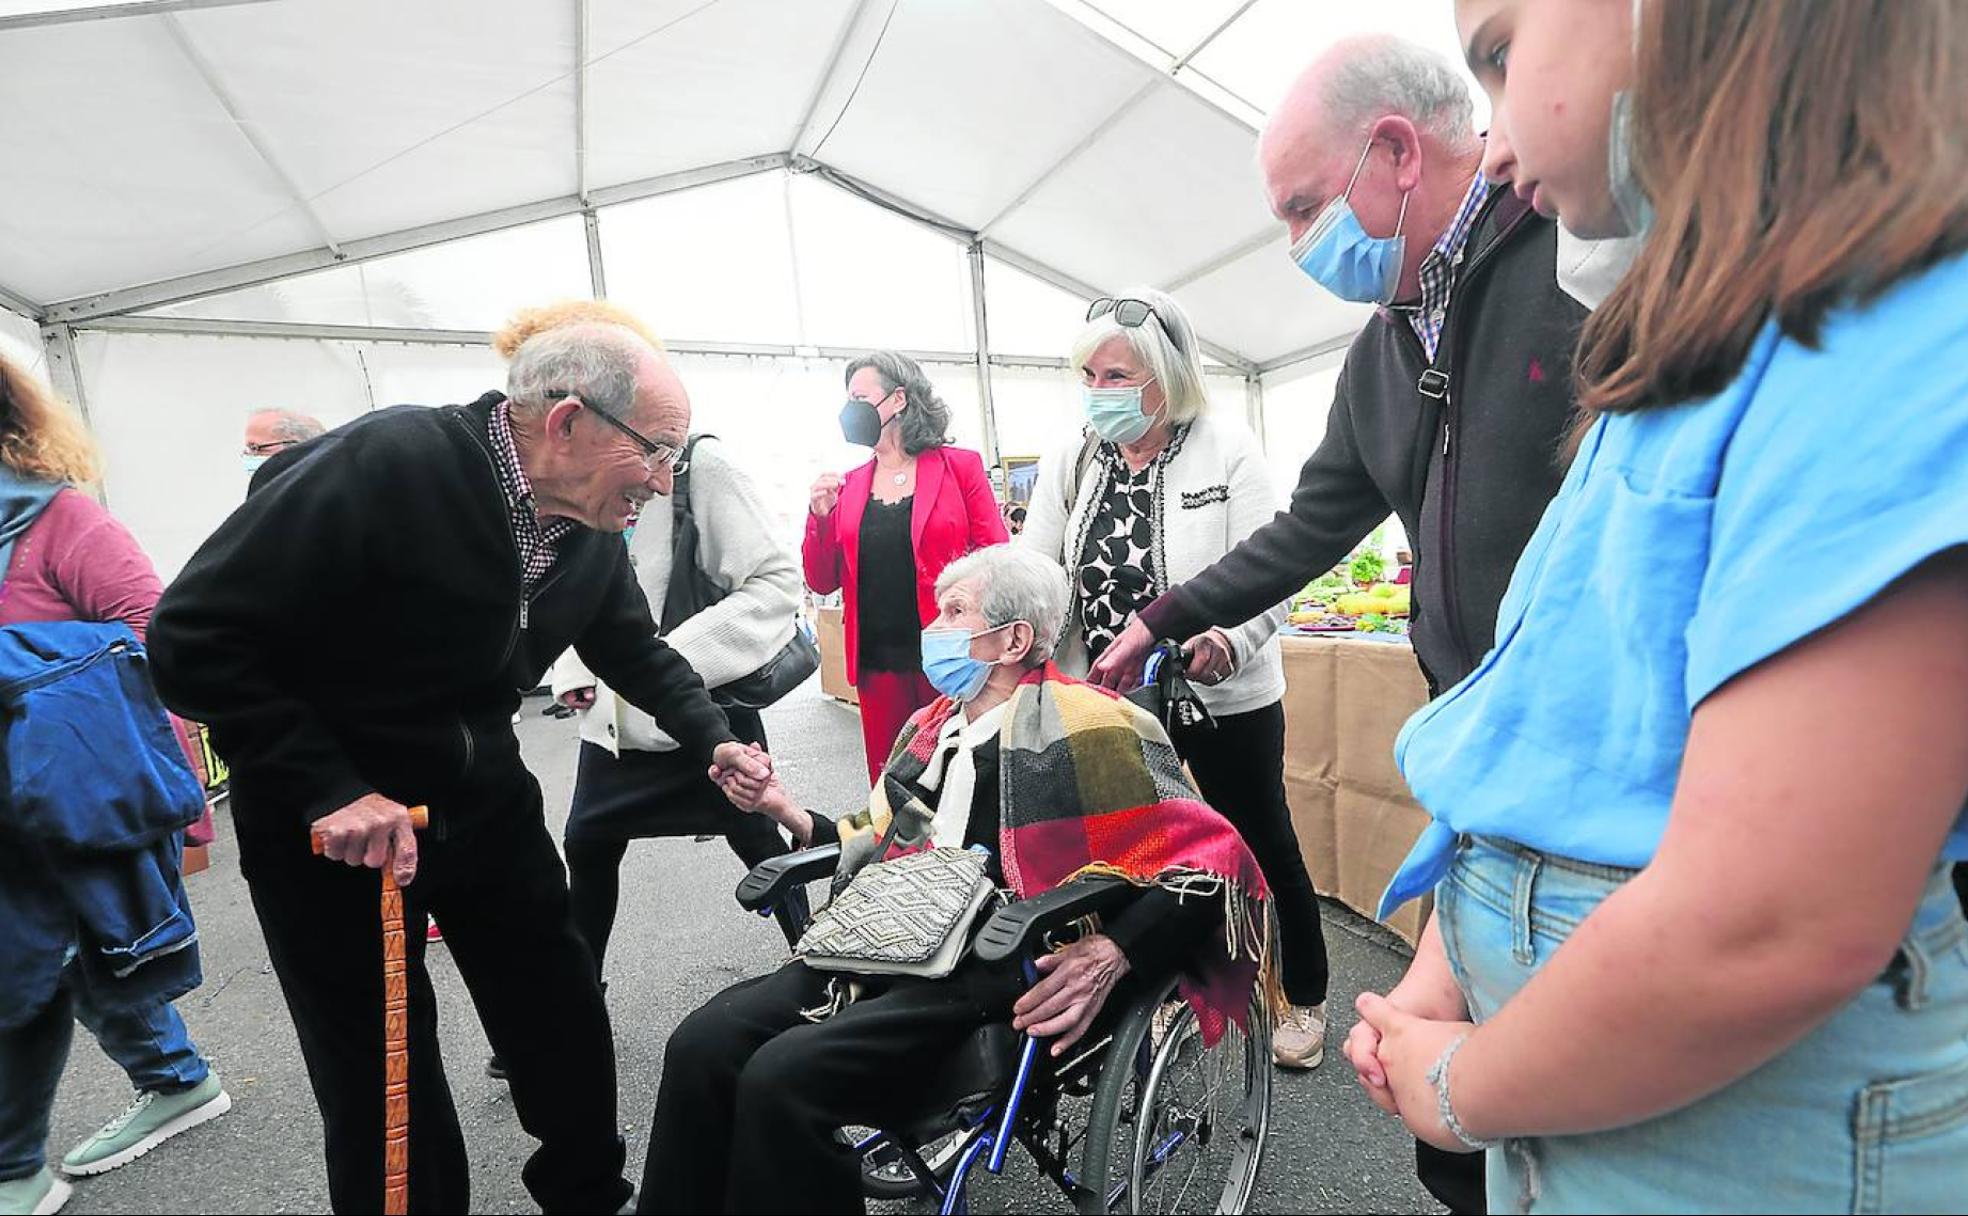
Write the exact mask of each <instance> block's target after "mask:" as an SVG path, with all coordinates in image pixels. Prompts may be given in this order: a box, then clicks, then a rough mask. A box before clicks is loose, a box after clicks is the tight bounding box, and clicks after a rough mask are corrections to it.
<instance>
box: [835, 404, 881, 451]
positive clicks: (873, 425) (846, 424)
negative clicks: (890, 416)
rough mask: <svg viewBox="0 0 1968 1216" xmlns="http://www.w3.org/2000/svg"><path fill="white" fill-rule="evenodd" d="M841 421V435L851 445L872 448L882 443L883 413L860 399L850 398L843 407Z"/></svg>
mask: <svg viewBox="0 0 1968 1216" xmlns="http://www.w3.org/2000/svg"><path fill="white" fill-rule="evenodd" d="M840 420H841V434H842V435H843V436H844V437H846V439H847V441H848V442H849V443H858V444H860V445H861V446H862V447H864V448H871V447H874V446H875V444H876V443H878V442H880V441H881V433H882V419H881V411H879V410H877V409H876V408H875V407H874V406H873V405H871V404H869V403H868V402H866V401H863V400H861V399H860V398H859V397H849V398H848V399H847V404H846V405H843V406H841V413H840Z"/></svg>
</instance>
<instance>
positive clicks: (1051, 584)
mask: <svg viewBox="0 0 1968 1216" xmlns="http://www.w3.org/2000/svg"><path fill="white" fill-rule="evenodd" d="M958 583H975V584H976V585H977V600H978V603H977V610H978V612H979V613H981V614H982V615H983V617H984V624H985V626H986V627H987V628H991V629H995V628H997V627H998V626H1000V625H1009V624H1011V622H1013V621H1024V622H1025V623H1027V624H1029V625H1030V626H1031V627H1032V649H1031V650H1030V651H1029V652H1027V654H1026V655H1025V666H1026V667H1028V668H1030V667H1037V666H1039V665H1040V664H1042V663H1044V662H1045V661H1046V660H1047V659H1049V658H1051V657H1052V647H1053V642H1054V640H1055V639H1057V638H1058V637H1059V631H1060V626H1061V625H1062V624H1064V622H1065V620H1066V571H1065V568H1064V567H1062V566H1061V565H1060V564H1059V563H1058V562H1056V561H1053V560H1052V559H1051V558H1049V557H1046V556H1045V555H1044V554H1041V553H1035V552H1033V551H1032V550H1030V549H1026V548H1021V547H1019V546H1017V545H992V546H990V547H989V548H987V549H979V550H977V552H975V553H972V554H969V555H967V556H965V557H960V558H958V559H957V560H956V561H953V562H951V563H950V564H949V565H947V566H945V567H943V573H941V574H939V575H937V576H936V598H937V599H942V598H943V596H944V593H946V592H948V591H949V590H950V588H952V587H954V586H956V585H957V584H958Z"/></svg>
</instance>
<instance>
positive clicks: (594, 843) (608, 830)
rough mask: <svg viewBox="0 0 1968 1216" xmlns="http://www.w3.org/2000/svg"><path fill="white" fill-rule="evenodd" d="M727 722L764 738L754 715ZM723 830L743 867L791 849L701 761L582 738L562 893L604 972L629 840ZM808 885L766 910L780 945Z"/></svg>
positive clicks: (794, 930) (794, 926)
mask: <svg viewBox="0 0 1968 1216" xmlns="http://www.w3.org/2000/svg"><path fill="white" fill-rule="evenodd" d="M730 717H731V729H732V731H733V733H734V734H736V735H737V736H738V738H739V739H740V740H741V741H742V742H746V743H758V744H760V745H761V746H762V745H763V744H764V743H765V726H764V724H762V723H761V722H759V720H758V715H757V714H755V713H753V714H746V713H744V712H743V711H735V712H733V713H731V715H730ZM700 833H701V834H706V835H713V834H714V835H721V836H723V837H724V840H725V843H726V844H728V845H730V846H731V851H732V852H733V853H736V854H737V855H738V859H739V860H740V861H742V862H744V863H745V865H746V866H747V867H751V866H755V865H757V864H758V863H759V862H761V861H764V860H766V859H767V858H768V857H777V856H779V855H780V854H782V853H786V852H788V851H789V846H788V845H787V844H786V839H785V837H783V836H781V835H780V834H779V829H778V828H777V827H775V826H774V825H773V823H772V821H771V820H770V819H767V818H766V817H765V816H763V815H747V814H745V813H744V812H743V811H740V810H738V809H737V808H736V807H734V806H732V805H731V803H730V802H729V801H727V800H726V799H725V797H724V794H723V793H722V792H720V791H719V790H718V788H717V787H716V786H715V785H712V784H711V781H710V778H708V777H706V776H705V775H704V770H703V767H702V766H701V765H699V764H697V763H696V762H694V761H689V760H685V759H684V757H683V753H681V752H640V751H634V750H628V749H625V750H624V751H623V752H622V753H621V755H620V756H616V755H612V754H610V752H609V751H608V749H607V748H605V747H600V746H598V745H596V744H593V743H589V742H586V741H583V742H582V744H581V752H580V760H579V766H578V768H577V769H576V771H575V778H574V805H573V808H572V810H571V811H570V812H569V814H568V818H567V837H566V840H565V842H564V847H565V849H566V852H567V893H568V899H569V900H570V902H571V903H572V905H573V909H574V927H575V928H576V929H578V930H579V931H580V934H581V937H582V938H583V939H584V940H585V941H586V942H587V943H588V949H589V950H591V951H592V952H593V953H594V961H595V974H596V975H597V976H598V975H600V974H601V966H602V961H603V959H604V957H605V956H606V955H607V953H608V939H609V937H610V936H611V935H612V934H613V933H614V931H615V910H616V907H617V905H618V904H619V903H620V901H621V890H622V858H623V857H625V856H627V854H628V851H629V842H630V841H632V840H644V839H650V838H653V837H663V836H693V835H698V834H700ZM807 916H808V908H807V900H806V890H805V888H803V887H798V888H794V890H793V891H792V892H791V893H790V894H789V895H788V896H787V898H786V899H785V900H783V901H782V902H781V904H780V906H779V907H778V908H777V909H776V910H775V911H774V912H773V917H774V919H776V920H777V921H778V922H779V931H780V932H781V933H783V934H785V937H786V944H787V945H789V946H791V945H795V944H797V943H798V942H799V937H800V934H801V933H803V932H805V931H806V922H807Z"/></svg>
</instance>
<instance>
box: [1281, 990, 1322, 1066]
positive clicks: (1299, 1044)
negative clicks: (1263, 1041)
mask: <svg viewBox="0 0 1968 1216" xmlns="http://www.w3.org/2000/svg"><path fill="white" fill-rule="evenodd" d="M1325 1058H1326V1003H1325V1002H1324V1001H1320V1002H1319V1003H1318V1004H1316V1005H1293V1006H1291V1007H1290V1008H1289V1009H1287V1010H1285V1016H1284V1017H1283V1018H1281V1019H1279V1021H1278V1028H1277V1029H1276V1030H1273V1031H1272V1032H1271V1059H1272V1060H1273V1061H1274V1062H1275V1063H1276V1064H1277V1065H1278V1067H1280V1068H1317V1067H1318V1066H1319V1064H1320V1062H1321V1061H1323V1060H1324V1059H1325Z"/></svg>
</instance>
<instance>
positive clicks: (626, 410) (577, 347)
mask: <svg viewBox="0 0 1968 1216" xmlns="http://www.w3.org/2000/svg"><path fill="white" fill-rule="evenodd" d="M655 353H656V352H655V348H654V347H652V346H651V345H649V343H648V342H647V341H646V340H645V339H643V338H642V337H641V336H639V335H638V334H637V333H636V332H635V331H634V330H632V329H629V328H628V327H627V326H623V325H612V324H604V323H594V324H581V325H564V326H561V327H560V328H558V329H549V330H545V331H543V332H541V333H537V334H535V335H533V336H532V337H530V338H528V339H527V340H526V341H524V342H522V343H520V346H519V349H518V350H516V351H514V352H513V356H512V365H511V366H510V367H509V368H508V369H507V371H506V397H507V398H508V399H509V400H511V402H512V403H513V408H514V409H515V410H517V411H519V412H521V413H538V412H539V411H541V410H544V409H545V408H546V407H547V405H548V404H550V403H551V402H553V401H557V400H559V399H560V396H561V394H565V393H572V394H575V395H577V396H579V397H580V398H581V399H582V400H583V401H586V402H587V403H588V405H589V406H590V407H592V408H594V409H598V410H601V411H603V412H605V413H608V414H611V415H613V416H614V417H616V418H627V417H628V416H629V414H630V411H631V410H632V409H633V408H634V406H635V395H636V382H637V380H638V379H639V377H640V374H641V371H642V366H643V363H644V362H645V361H646V360H648V359H651V358H654V357H655Z"/></svg>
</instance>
